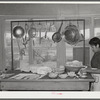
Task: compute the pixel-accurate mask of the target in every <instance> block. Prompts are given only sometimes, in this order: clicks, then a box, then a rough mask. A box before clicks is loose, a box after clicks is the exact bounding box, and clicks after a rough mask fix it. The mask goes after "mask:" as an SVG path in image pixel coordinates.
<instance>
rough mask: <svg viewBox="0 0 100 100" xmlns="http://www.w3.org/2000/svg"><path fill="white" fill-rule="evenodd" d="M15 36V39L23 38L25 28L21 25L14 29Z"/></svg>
mask: <svg viewBox="0 0 100 100" xmlns="http://www.w3.org/2000/svg"><path fill="white" fill-rule="evenodd" d="M13 36H14V37H15V38H22V37H23V36H24V28H23V27H22V26H20V25H17V26H15V27H14V28H13Z"/></svg>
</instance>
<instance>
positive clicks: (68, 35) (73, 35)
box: [64, 23, 80, 45]
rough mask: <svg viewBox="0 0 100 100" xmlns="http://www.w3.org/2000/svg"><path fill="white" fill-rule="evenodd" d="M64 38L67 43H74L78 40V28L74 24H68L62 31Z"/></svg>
mask: <svg viewBox="0 0 100 100" xmlns="http://www.w3.org/2000/svg"><path fill="white" fill-rule="evenodd" d="M64 35H65V39H66V42H67V43H68V44H71V45H74V44H76V43H77V42H79V40H80V34H79V30H78V28H77V26H76V25H73V24H71V23H70V24H69V25H68V26H67V27H66V28H65V31H64Z"/></svg>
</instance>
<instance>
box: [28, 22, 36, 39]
mask: <svg viewBox="0 0 100 100" xmlns="http://www.w3.org/2000/svg"><path fill="white" fill-rule="evenodd" d="M28 35H29V37H30V38H34V37H35V36H36V28H34V24H33V22H32V24H31V27H30V29H29V31H28Z"/></svg>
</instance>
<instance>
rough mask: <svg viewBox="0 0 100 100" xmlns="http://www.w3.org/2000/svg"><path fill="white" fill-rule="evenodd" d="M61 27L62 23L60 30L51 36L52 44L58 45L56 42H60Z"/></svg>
mask: <svg viewBox="0 0 100 100" xmlns="http://www.w3.org/2000/svg"><path fill="white" fill-rule="evenodd" d="M62 25H63V22H62V23H61V25H60V28H59V29H58V31H57V32H55V33H54V34H53V35H52V40H53V41H54V42H57V43H58V42H60V41H61V39H62V36H61V34H60V31H61V27H62Z"/></svg>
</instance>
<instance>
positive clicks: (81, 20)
mask: <svg viewBox="0 0 100 100" xmlns="http://www.w3.org/2000/svg"><path fill="white" fill-rule="evenodd" d="M72 21H73V22H75V21H76V22H82V23H83V35H84V37H85V19H58V20H57V19H48V20H47V19H46V20H44V19H42V20H40V19H35V20H33V19H31V20H15V21H10V26H11V56H12V63H11V70H14V62H13V58H14V55H13V23H16V22H17V23H20V22H21V23H26V22H39V23H40V22H72ZM83 64H85V38H84V39H83Z"/></svg>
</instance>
